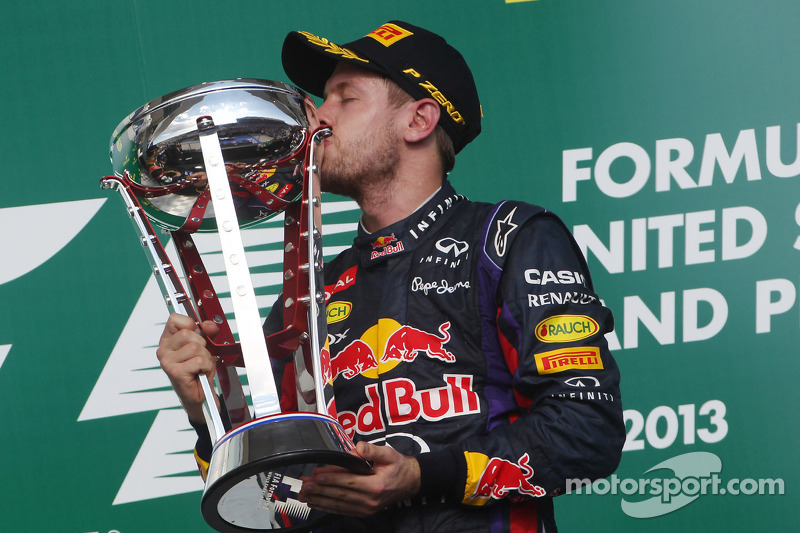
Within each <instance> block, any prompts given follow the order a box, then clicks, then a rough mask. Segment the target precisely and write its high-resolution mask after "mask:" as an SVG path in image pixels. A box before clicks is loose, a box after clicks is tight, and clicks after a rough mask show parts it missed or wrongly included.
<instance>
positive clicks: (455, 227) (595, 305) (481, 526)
mask: <svg viewBox="0 0 800 533" xmlns="http://www.w3.org/2000/svg"><path fill="white" fill-rule="evenodd" d="M325 283H326V296H327V298H328V303H327V313H328V333H329V335H328V341H329V348H330V356H331V376H332V377H333V380H334V381H333V382H334V390H335V395H336V398H335V400H336V408H337V410H338V419H339V421H340V423H341V424H342V426H343V427H344V429H345V431H346V432H347V433H348V435H350V436H351V437H352V439H353V440H354V441H361V440H365V441H369V442H372V443H376V444H388V445H391V446H392V447H394V448H395V449H397V450H398V451H400V452H402V453H404V454H407V455H415V456H416V457H417V459H418V461H419V464H420V471H421V475H422V480H421V484H422V490H421V493H420V494H419V496H418V497H417V498H415V499H414V500H413V501H410V502H404V503H402V504H400V505H398V506H397V507H396V508H394V507H393V508H390V509H387V510H386V511H384V512H381V513H378V514H377V515H374V516H372V517H370V518H369V519H365V520H360V519H352V518H338V519H336V518H334V519H332V523H331V524H328V525H326V526H323V528H321V529H319V531H347V532H352V531H359V530H364V531H398V532H400V531H431V532H443V531H458V532H461V533H466V532H497V533H499V532H507V531H515V532H516V531H520V532H523V531H524V532H534V531H536V532H543V531H547V532H548V533H550V532H553V531H556V527H555V520H554V516H553V503H552V497H553V496H556V495H558V494H560V493H562V492H564V491H565V489H566V485H567V480H570V479H587V478H588V479H592V480H594V479H598V478H601V477H605V476H608V475H610V474H611V473H612V472H613V471H614V470H615V469H616V467H617V465H618V463H619V460H620V456H621V450H622V445H623V443H624V440H625V426H624V423H623V419H622V405H621V401H620V392H619V378H620V376H619V371H618V368H617V365H616V363H615V361H614V359H613V358H612V356H611V354H610V353H609V350H608V346H607V344H606V340H605V338H604V334H605V333H607V332H609V331H611V330H612V329H613V318H612V315H611V312H610V311H609V310H608V309H607V308H606V307H604V306H603V305H602V304H601V303H600V301H599V298H598V296H597V295H596V294H595V293H594V292H593V287H592V282H591V279H590V277H589V272H588V269H587V266H586V263H585V261H584V259H583V256H582V254H581V252H580V250H579V248H578V246H577V244H576V243H575V241H574V240H573V238H572V236H571V235H570V233H569V231H568V229H567V228H566V227H565V226H564V224H563V223H562V222H561V221H560V220H559V219H558V218H557V217H556V216H555V215H553V214H552V213H550V212H548V211H546V210H544V209H542V208H539V207H536V206H532V205H530V204H524V203H521V202H505V203H501V204H497V205H492V204H486V203H477V202H471V201H469V200H467V199H466V198H464V197H463V196H461V195H459V194H457V193H456V192H455V190H454V189H453V188H452V186H451V185H450V184H449V182H447V181H445V183H444V185H443V187H442V188H441V189H440V190H439V191H438V192H437V193H436V195H435V196H433V197H432V198H431V199H430V200H429V201H428V202H427V203H426V204H425V205H424V206H422V207H420V208H419V209H418V210H417V211H415V212H414V213H413V214H412V215H411V216H410V217H408V218H407V219H405V220H402V221H400V222H397V223H395V224H392V225H391V226H389V227H387V228H385V229H383V230H382V231H380V232H378V233H373V234H369V233H367V232H366V231H364V230H363V228H362V229H360V230H359V233H358V236H357V237H356V239H355V242H354V244H353V246H352V247H351V248H349V249H348V250H346V251H344V252H343V253H341V254H340V255H339V256H338V257H336V259H334V260H333V261H332V262H330V263H329V264H326V265H325ZM275 308H278V309H279V308H280V306H275ZM275 308H274V309H275ZM280 320H281V318H280V313H279V312H275V313H272V314H271V315H270V318H269V319H268V320H267V323H266V326H265V327H266V329H267V330H273V331H275V330H278V329H280V328H281V324H280ZM277 370H278V375H279V374H280V369H277ZM315 531H316V529H315Z"/></svg>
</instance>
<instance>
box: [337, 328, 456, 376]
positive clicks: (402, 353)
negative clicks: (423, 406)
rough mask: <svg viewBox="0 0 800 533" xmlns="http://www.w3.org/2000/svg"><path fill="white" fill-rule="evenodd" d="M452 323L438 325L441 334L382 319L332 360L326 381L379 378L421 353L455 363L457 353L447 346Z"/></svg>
mask: <svg viewBox="0 0 800 533" xmlns="http://www.w3.org/2000/svg"><path fill="white" fill-rule="evenodd" d="M449 329H450V322H445V323H443V324H441V325H440V326H439V334H438V335H437V334H434V333H429V332H427V331H423V330H421V329H417V328H415V327H412V326H401V325H400V323H398V322H397V321H396V320H393V319H390V318H382V319H379V320H378V323H377V324H375V325H374V326H372V327H371V328H369V329H368V330H367V331H365V332H364V334H363V335H362V336H361V338H360V339H356V340H354V341H353V342H351V343H350V344H348V345H347V346H345V347H344V348H342V349H341V351H339V353H338V354H336V356H335V357H332V358H331V359H330V369H329V371H328V372H327V376H326V377H327V378H328V379H327V381H330V382H333V381H335V380H336V379H337V378H339V376H343V377H344V378H345V379H353V378H354V377H356V376H358V375H363V376H365V377H368V378H371V379H377V378H378V376H379V375H380V374H383V373H385V372H388V371H389V370H391V369H393V368H394V367H396V366H397V365H398V364H399V363H400V362H406V363H410V362H412V361H414V360H415V359H416V358H417V356H418V355H419V354H420V353H424V354H425V355H426V356H427V357H429V358H431V359H438V360H440V361H444V362H446V363H454V362H455V361H456V358H455V356H454V355H453V354H452V353H450V352H448V351H447V349H445V347H444V345H445V344H447V342H448V341H449V340H450V333H449Z"/></svg>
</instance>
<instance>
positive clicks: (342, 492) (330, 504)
mask: <svg viewBox="0 0 800 533" xmlns="http://www.w3.org/2000/svg"><path fill="white" fill-rule="evenodd" d="M356 453H357V454H358V455H359V456H360V457H362V458H363V459H365V460H367V461H371V462H372V463H373V474H372V475H360V474H353V473H352V472H349V471H348V470H345V469H344V468H339V467H336V466H326V467H322V468H318V469H316V470H314V472H313V474H312V475H311V476H309V477H305V478H303V488H302V489H301V490H300V494H299V499H300V501H303V502H305V503H307V504H308V505H309V507H312V508H314V509H319V510H320V511H326V512H329V513H335V514H343V515H351V516H359V517H364V516H369V515H371V514H374V513H376V512H378V511H381V510H383V509H385V508H386V507H389V506H391V505H394V504H395V503H397V502H399V501H401V500H406V499H409V498H412V497H414V496H415V495H416V494H417V493H418V492H419V488H420V474H419V463H417V460H416V459H414V458H413V457H408V456H406V455H403V454H401V453H400V452H398V451H397V450H395V449H394V448H391V447H389V446H376V445H374V444H369V443H366V442H359V443H358V444H357V445H356Z"/></svg>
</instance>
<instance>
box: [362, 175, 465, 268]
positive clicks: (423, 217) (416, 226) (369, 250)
mask: <svg viewBox="0 0 800 533" xmlns="http://www.w3.org/2000/svg"><path fill="white" fill-rule="evenodd" d="M463 199H465V198H464V196H462V195H460V194H458V193H457V192H456V191H455V189H454V188H453V186H452V185H451V184H450V182H449V181H447V180H445V181H444V182H443V183H442V187H441V188H440V189H439V190H438V191H437V192H436V193H435V194H434V195H433V196H432V197H431V198H429V199H428V200H427V201H426V202H425V203H424V204H422V205H421V206H420V207H419V208H418V209H417V210H416V211H414V212H413V213H412V214H411V215H410V216H408V217H407V218H404V219H403V220H400V221H398V222H395V223H394V224H391V225H390V226H387V227H385V228H383V229H382V230H379V231H376V232H374V233H369V232H368V231H366V230H365V229H364V227H363V226H362V225H361V224H360V223H359V225H358V235H357V236H356V238H355V241H354V243H353V244H354V247H355V249H356V250H357V251H358V254H359V259H360V262H361V264H363V265H364V266H370V265H374V264H378V263H381V262H383V261H385V260H387V259H388V258H390V257H393V256H397V255H400V254H405V253H408V252H411V251H413V250H414V248H415V247H416V245H417V243H418V242H419V241H421V240H422V238H423V236H424V235H425V234H426V233H427V232H428V230H430V229H431V228H432V227H434V226H436V225H438V223H439V221H440V219H441V218H444V217H443V215H445V213H446V212H447V211H448V210H449V209H450V208H451V207H452V206H454V205H455V204H456V203H458V202H459V201H461V200H463Z"/></svg>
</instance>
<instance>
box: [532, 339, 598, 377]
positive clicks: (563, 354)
mask: <svg viewBox="0 0 800 533" xmlns="http://www.w3.org/2000/svg"><path fill="white" fill-rule="evenodd" d="M535 359H536V368H537V369H538V370H539V374H555V373H556V372H563V371H564V370H603V360H602V359H601V358H600V348H597V347H596V346H580V347H576V348H561V349H560V350H552V351H549V352H543V353H537V354H536V355H535Z"/></svg>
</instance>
